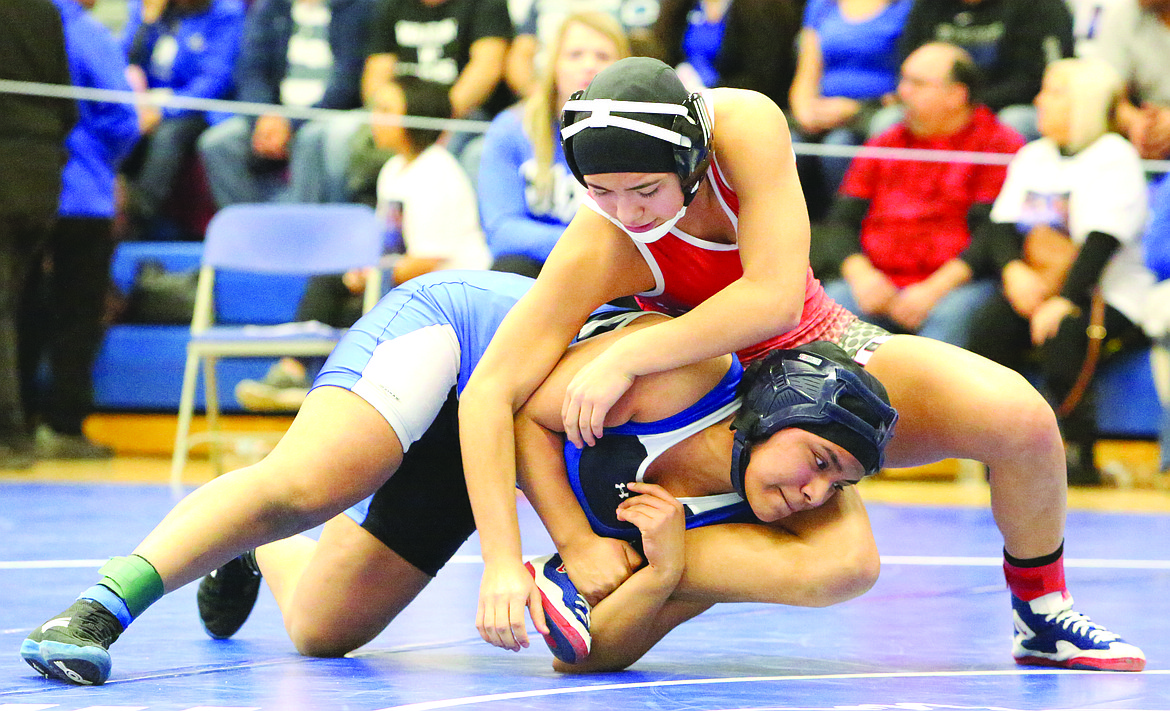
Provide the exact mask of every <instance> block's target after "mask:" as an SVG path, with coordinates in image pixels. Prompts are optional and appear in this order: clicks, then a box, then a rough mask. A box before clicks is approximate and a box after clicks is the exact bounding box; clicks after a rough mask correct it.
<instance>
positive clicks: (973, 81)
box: [949, 47, 983, 104]
mask: <svg viewBox="0 0 1170 711" xmlns="http://www.w3.org/2000/svg"><path fill="white" fill-rule="evenodd" d="M955 49H957V50H958V51H957V52H955V61H954V63H953V64H951V71H950V77H949V78H950V80H951V81H953V82H955V83H956V84H962V85H963V86H965V87H967V103H968V104H978V103H980V102H982V100H983V70H982V69H980V68H979V65H978V64H976V63H975V60H974V59H972V58H971V55H970V54H967V51H966V50H965V49H962V48H961V47H955Z"/></svg>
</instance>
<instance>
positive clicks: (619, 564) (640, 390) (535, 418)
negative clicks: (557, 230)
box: [515, 314, 731, 604]
mask: <svg viewBox="0 0 1170 711" xmlns="http://www.w3.org/2000/svg"><path fill="white" fill-rule="evenodd" d="M664 320H667V317H666V316H662V315H659V314H647V315H645V316H642V317H640V318H638V319H637V320H635V321H634V322H633V323H631V324H629V325H627V326H625V327H624V328H622V329H619V330H616V331H612V332H610V333H605V334H602V335H600V336H596V337H594V338H591V339H588V340H586V341H582V342H580V343H577V344H575V345H574V346H572V347H571V348H570V349H569V350H568V352H566V354H565V356H564V357H563V358H562V359H561V361H560V362H559V363H558V364H557V366H556V368H555V369H554V370H553V372H552V373H551V374H550V375H549V377H548V378H547V379H546V380H545V381H544V382H543V383H542V384H541V385H540V387H539V388H537V390H536V392H534V393H533V394H532V396H531V397H530V398H529V399H528V401H527V402H526V403H525V405H524V407H523V408H521V410H520V412H519V413H517V415H516V419H515V428H516V429H515V432H516V463H517V474H518V481H519V485H520V488H521V489H522V490H523V491H524V493H525V495H526V496H527V497H528V500H529V502H530V503H531V504H532V506H533V508H534V509H536V512H537V514H538V515H539V516H540V518H541V521H542V522H543V523H544V525H545V528H546V529H547V530H548V532H549V535H550V536H551V537H552V539H553V543H554V544H555V545H556V547H557V550H558V551H559V552H560V553H561V557H562V559H563V560H564V562H565V567H566V570H567V571H568V573H569V577H570V579H572V580H573V583H574V584H575V585H576V586H577V590H578V592H580V593H581V594H582V595H584V596H585V598H586V599H587V600H588V601H589V602H590V603H591V604H594V603H596V602H597V601H599V600H600V599H602V598H604V597H605V596H606V595H608V594H609V593H611V592H613V590H614V589H615V588H616V587H617V586H618V585H619V584H621V583H622V581H624V580H625V579H626V578H628V577H629V576H630V574H631V573H632V572H633V571H634V570H635V569H637V568H638V567H639V566H640V565H641V564H642V558H641V556H640V555H638V554H637V553H636V552H635V551H634V550H633V548H632V547H630V546H629V545H628V544H626V543H625V542H622V541H618V540H615V539H610V538H603V537H600V536H598V535H597V534H595V533H594V532H593V529H592V528H591V527H590V525H589V521H588V519H587V518H586V517H585V514H584V512H583V511H582V509H581V505H580V503H579V502H578V501H577V498H576V495H575V494H574V492H573V490H572V488H571V487H570V485H569V481H568V474H567V470H566V467H565V458H564V439H563V437H562V431H563V426H562V421H561V417H560V404H561V401H562V399H563V397H564V390H565V387H566V384H567V382H568V380H569V379H570V378H571V377H572V376H573V375H574V374H575V373H576V372H577V370H579V369H580V368H581V367H582V366H583V365H584V364H585V363H588V362H589V361H590V360H592V359H593V358H594V357H596V355H597V354H598V353H600V352H603V351H604V350H606V349H607V348H609V347H610V346H611V345H612V344H613V343H615V342H618V341H620V340H622V339H623V338H626V337H629V336H630V335H631V334H633V333H636V332H637V331H639V330H641V329H643V328H648V327H653V324H655V323H659V322H661V321H664ZM730 366H731V356H722V357H720V358H712V359H708V360H707V361H703V362H700V363H696V364H692V365H688V366H684V367H682V368H678V369H676V370H672V371H667V372H665V373H655V374H653V375H650V376H647V377H644V378H639V379H638V381H637V382H636V383H635V384H634V386H633V387H631V388H630V390H628V391H627V392H626V393H625V395H623V396H622V398H621V399H620V400H619V401H618V402H617V404H616V405H615V407H614V408H612V409H611V410H610V419H609V420H608V421H607V423H606V424H607V426H610V427H613V426H616V425H619V424H622V423H624V422H627V421H630V420H634V421H637V422H647V421H654V420H660V419H664V418H667V417H670V416H672V415H674V414H677V413H678V412H680V411H682V410H684V409H686V408H687V407H690V406H691V405H693V404H694V403H695V402H697V401H698V400H699V399H701V398H702V397H703V395H704V394H706V393H707V392H709V391H710V390H711V388H713V387H714V386H715V385H716V384H717V383H718V382H719V381H720V380H721V379H722V378H723V376H724V375H725V374H726V373H727V370H728V368H729V367H730Z"/></svg>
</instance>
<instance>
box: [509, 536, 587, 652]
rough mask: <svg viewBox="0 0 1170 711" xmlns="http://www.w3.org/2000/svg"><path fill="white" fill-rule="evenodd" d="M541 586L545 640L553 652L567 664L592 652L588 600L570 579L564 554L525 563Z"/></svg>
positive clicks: (538, 585)
mask: <svg viewBox="0 0 1170 711" xmlns="http://www.w3.org/2000/svg"><path fill="white" fill-rule="evenodd" d="M524 567H526V568H528V572H529V573H531V574H532V577H533V578H534V579H535V580H536V587H537V588H539V589H540V600H541V606H542V607H543V608H544V619H545V622H546V623H547V624H548V630H549V632H548V634H546V635H544V641H545V642H546V643H548V648H549V649H551V650H552V653H553V656H554V657H556V658H557V659H559V660H561V661H562V662H565V663H566V664H577V663H578V662H581V661H584V659H585V657H587V656H589V647H590V645H591V644H592V642H593V637H592V636H591V635H590V634H589V603H588V602H586V601H585V598H584V597H583V596H582V595H581V593H579V592H577V586H575V585H573V581H572V580H569V575H568V573H566V572H565V566H564V564H563V563H562V562H561V556H560V555H559V554H557V553H554V554H552V555H546V556H541V557H539V558H533V559H532V560H530V561H529V562H527V563H525V564H524Z"/></svg>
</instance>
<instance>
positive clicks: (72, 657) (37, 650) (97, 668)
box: [20, 600, 122, 685]
mask: <svg viewBox="0 0 1170 711" xmlns="http://www.w3.org/2000/svg"><path fill="white" fill-rule="evenodd" d="M121 634H122V623H121V622H118V618H117V617H114V615H113V613H111V612H110V611H109V610H107V609H106V608H105V607H103V606H101V605H99V604H98V603H96V602H94V601H93V600H77V601H76V602H74V603H73V604H72V605H70V606H69V609H67V610H65V611H64V612H62V613H61V614H60V615H57V616H56V617H54V618H53V619H51V620H49V621H48V622H46V623H45V624H43V625H41V626H40V627H38V628H37V629H36V630H34V631H33V633H32V634H30V635H29V636H28V638H27V639H25V640H24V642H22V643H21V645H20V656H21V657H23V658H24V661H26V662H28V663H29V665H30V666H31V667H32V668H33V669H36V670H37V671H38V672H40V673H41V674H42V675H43V676H45V677H48V678H52V679H60V680H62V681H67V682H69V683H71V684H82V685H90V684H102V683H105V681H106V679H108V678H109V677H110V667H111V666H112V662H111V661H110V653H109V651H108V650H109V648H110V645H111V644H113V643H114V641H115V640H117V639H118V636H119V635H121Z"/></svg>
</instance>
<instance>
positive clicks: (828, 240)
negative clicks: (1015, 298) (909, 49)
mask: <svg viewBox="0 0 1170 711" xmlns="http://www.w3.org/2000/svg"><path fill="white" fill-rule="evenodd" d="M979 79H980V77H979V70H978V68H977V67H976V66H975V63H974V62H973V61H972V60H971V57H970V56H969V55H967V53H966V52H965V51H963V50H962V49H960V48H959V47H956V46H954V45H950V44H945V43H941V42H932V43H930V44H926V45H923V46H922V47H919V48H918V49H916V50H915V51H914V52H913V53H911V54H910V56H908V57H907V58H906V61H905V62H904V63H903V64H902V75H901V79H900V80H899V82H898V97H899V98H900V99H901V101H902V103H903V105H904V106H905V115H904V118H903V119H902V121H901V122H900V123H898V124H897V125H895V126H893V127H892V128H890V129H889V130H887V131H885V132H884V133H882V134H880V135H878V136H875V137H874V138H872V139H870V140H869V141H868V142H866V144H865V145H866V146H876V147H882V148H914V149H936V150H950V151H978V152H993V153H1007V154H1012V153H1015V152H1016V151H1017V150H1018V149H1019V148H1020V147H1021V146H1022V145H1023V144H1024V139H1023V138H1022V137H1021V136H1020V135H1019V134H1018V133H1016V131H1015V130H1013V129H1011V128H1008V127H1007V126H1005V125H1003V124H1001V123H1000V122H999V121H997V120H996V118H995V116H994V114H992V113H991V111H990V110H989V109H988V108H987V107H986V106H983V105H982V104H980V103H978V96H977V94H978V90H979ZM1005 162H1006V161H1005ZM1006 170H1007V169H1006V167H1005V166H1004V165H983V164H977V163H966V162H963V163H957V162H939V161H933V160H932V161H921V160H902V159H894V158H864V157H859V158H857V159H855V160H854V161H853V164H852V165H851V166H850V167H849V172H848V173H847V174H846V176H845V182H844V183H843V184H842V186H841V191H840V194H839V195H838V196H837V201H836V204H835V205H834V207H833V210H832V212H831V214H830V216H829V219H828V221H827V223H826V225H825V226H824V228H823V230H822V231H821V234H820V237H819V238H820V239H823V240H825V244H823V245H822V247H823V248H824V249H826V250H828V251H829V252H830V253H831V254H833V255H834V256H835V257H837V258H839V259H840V265H841V278H840V279H837V280H834V281H830V282H828V283H826V284H825V291H826V292H827V293H828V294H829V295H830V296H831V297H832V298H833V299H835V300H836V301H838V302H839V303H840V304H842V305H843V306H845V307H847V308H848V309H850V310H851V311H853V312H854V313H856V314H857V315H859V316H861V317H862V318H863V319H865V320H867V321H870V322H872V323H876V324H878V325H880V326H882V327H884V328H886V329H888V330H890V331H893V332H895V333H915V334H918V335H920V336H927V337H930V338H935V339H938V340H941V341H946V342H947V343H952V344H954V345H957V346H966V341H967V334H968V330H969V321H970V316H971V314H972V313H974V312H975V310H976V308H977V307H978V305H979V304H980V303H982V302H983V301H984V300H986V299H987V298H988V297H990V296H991V295H992V294H993V293H994V292H995V288H996V287H995V279H994V278H993V277H994V274H993V273H992V270H989V269H988V263H987V259H986V251H987V248H986V244H985V240H983V239H981V238H982V236H983V235H984V230H985V227H986V226H988V225H989V224H990V220H989V214H990V212H991V204H992V203H993V202H994V201H995V197H996V195H998V194H999V189H1000V187H1001V186H1002V185H1003V180H1004V176H1005V174H1006Z"/></svg>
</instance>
